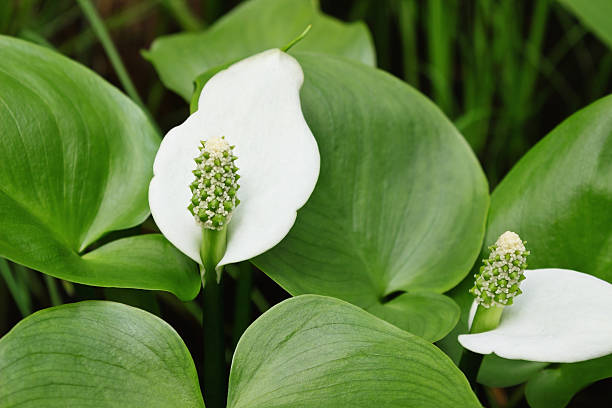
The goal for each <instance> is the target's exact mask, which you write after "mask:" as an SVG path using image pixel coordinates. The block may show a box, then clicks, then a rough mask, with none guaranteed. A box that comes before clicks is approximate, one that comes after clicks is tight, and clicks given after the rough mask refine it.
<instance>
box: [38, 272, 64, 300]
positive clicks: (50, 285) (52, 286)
mask: <svg viewBox="0 0 612 408" xmlns="http://www.w3.org/2000/svg"><path fill="white" fill-rule="evenodd" d="M43 276H44V277H45V284H46V285H47V290H48V291H49V299H51V304H52V305H53V306H59V305H61V304H62V297H61V296H60V293H59V291H58V290H57V285H56V283H55V279H54V278H53V277H52V276H49V275H47V274H43Z"/></svg>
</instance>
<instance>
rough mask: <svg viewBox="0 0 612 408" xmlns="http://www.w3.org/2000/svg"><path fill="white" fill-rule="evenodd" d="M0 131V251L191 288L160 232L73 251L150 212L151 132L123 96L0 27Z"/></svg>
mask: <svg viewBox="0 0 612 408" xmlns="http://www.w3.org/2000/svg"><path fill="white" fill-rule="evenodd" d="M0 134H1V135H2V137H0V163H2V166H0V222H1V223H2V228H1V229H0V255H1V256H3V257H6V258H8V259H10V260H12V261H15V262H18V263H20V264H23V265H26V266H29V267H31V268H33V269H36V270H39V271H41V272H44V273H47V274H50V275H53V276H57V277H59V278H62V279H66V280H71V281H75V282H79V283H85V284H90V285H100V286H121V287H136V288H142V289H163V290H168V291H172V292H174V293H176V294H177V295H178V296H180V297H182V298H184V299H187V298H192V297H194V296H195V295H196V294H197V291H198V287H199V276H198V274H197V273H196V272H195V269H194V267H193V265H192V264H191V263H190V262H187V261H185V260H184V259H182V255H180V254H179V253H178V251H176V250H175V249H174V248H172V247H171V246H170V245H169V244H168V243H167V241H165V240H164V239H163V238H161V236H153V237H136V238H131V239H129V240H121V241H117V242H115V243H111V244H107V246H105V247H102V248H98V249H97V250H96V251H94V252H92V253H90V254H88V255H86V256H85V257H81V256H80V255H81V254H82V253H83V252H84V251H85V249H86V248H88V247H89V246H90V245H91V244H92V243H94V242H95V241H96V240H97V239H98V238H100V237H101V236H102V235H104V234H105V233H107V232H110V231H113V230H119V229H125V228H128V227H132V226H134V225H137V224H140V223H141V222H143V221H144V219H145V218H146V217H147V216H148V214H149V209H148V206H147V187H148V183H149V180H150V179H151V177H152V171H153V158H154V156H155V152H156V151H157V148H158V146H159V136H158V135H157V133H156V131H155V129H154V128H153V126H152V125H151V124H150V123H149V121H148V120H147V118H146V116H145V114H144V113H143V112H142V111H141V110H140V109H139V108H138V107H137V106H136V105H135V104H134V103H132V102H131V101H130V100H129V99H128V98H127V97H126V96H124V95H123V94H121V93H120V92H119V91H118V90H117V89H115V88H114V87H112V86H111V85H110V84H108V83H107V82H105V81H104V80H102V79H101V78H100V77H98V76H97V75H96V74H94V73H93V72H91V71H89V70H88V69H86V68H85V67H83V66H81V65H79V64H77V63H75V62H73V61H70V60H69V59H67V58H65V57H62V56H61V55H59V54H56V53H54V52H52V51H50V50H48V49H46V48H42V47H38V46H35V45H32V44H30V43H27V42H24V41H20V40H16V39H12V38H9V37H0ZM128 254H129V256H127V255H128ZM133 255H134V256H133ZM144 259H146V260H147V261H146V265H149V266H153V267H152V268H148V267H145V263H143V262H142V261H143V260H144Z"/></svg>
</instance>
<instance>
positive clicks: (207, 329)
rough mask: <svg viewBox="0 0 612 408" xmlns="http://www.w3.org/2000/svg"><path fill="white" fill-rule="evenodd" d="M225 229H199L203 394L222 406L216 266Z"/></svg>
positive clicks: (224, 370) (222, 250)
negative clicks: (200, 244)
mask: <svg viewBox="0 0 612 408" xmlns="http://www.w3.org/2000/svg"><path fill="white" fill-rule="evenodd" d="M226 240H227V230H226V229H223V230H221V231H214V230H209V229H202V247H201V248H200V257H201V259H202V267H201V272H200V273H201V277H202V286H203V291H202V327H203V329H204V378H203V381H202V385H203V392H202V393H203V395H204V400H205V403H206V406H207V407H208V408H222V407H224V406H225V398H226V394H227V382H226V378H227V366H226V364H225V342H224V333H223V298H222V290H221V289H222V287H221V285H220V277H219V278H218V276H217V271H216V270H215V269H216V266H217V264H218V263H219V261H220V260H221V258H222V257H223V254H224V253H225V245H226V242H227V241H226Z"/></svg>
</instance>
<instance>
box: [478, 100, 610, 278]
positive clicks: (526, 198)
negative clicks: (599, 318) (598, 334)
mask: <svg viewBox="0 0 612 408" xmlns="http://www.w3.org/2000/svg"><path fill="white" fill-rule="evenodd" d="M610 208H612V96H608V97H605V98H602V99H600V100H598V101H597V102H594V103H593V104H591V105H589V106H588V107H586V108H584V109H582V110H580V111H578V112H577V113H575V114H573V115H572V116H570V117H569V118H568V119H566V120H565V121H564V122H563V123H562V124H560V125H559V126H558V127H556V128H555V129H554V130H553V131H552V132H551V133H550V134H548V136H546V137H545V138H544V139H542V140H541V141H540V142H539V143H538V144H537V145H536V146H535V147H533V148H532V149H531V150H530V151H529V152H528V153H527V154H526V155H525V156H524V157H523V158H522V159H521V160H520V161H519V162H518V163H517V164H516V165H515V166H514V168H513V169H512V170H511V171H510V173H508V175H507V176H506V178H504V180H503V181H502V182H501V183H500V184H499V186H498V187H497V188H496V189H495V191H494V192H493V194H492V196H491V210H490V215H489V220H488V226H487V233H486V238H485V245H490V244H491V243H493V242H495V240H496V239H497V237H498V236H499V235H500V234H501V233H503V232H504V231H506V230H511V231H515V232H516V233H518V234H519V235H520V236H521V238H523V239H524V240H526V241H527V247H528V249H529V250H530V251H531V255H530V256H529V260H528V262H529V269H537V268H553V267H554V268H566V269H572V270H576V271H580V272H585V273H589V274H592V275H594V276H597V277H598V278H601V279H604V280H606V281H608V282H612V257H611V256H610V254H611V253H612V211H610Z"/></svg>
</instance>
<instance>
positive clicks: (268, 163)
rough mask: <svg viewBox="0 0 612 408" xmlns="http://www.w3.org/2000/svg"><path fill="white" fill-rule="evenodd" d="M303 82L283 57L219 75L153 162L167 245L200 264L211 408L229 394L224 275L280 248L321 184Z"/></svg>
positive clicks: (156, 211)
mask: <svg viewBox="0 0 612 408" xmlns="http://www.w3.org/2000/svg"><path fill="white" fill-rule="evenodd" d="M303 81H304V74H303V72H302V69H301V67H300V65H299V64H298V62H297V61H296V60H295V59H294V58H293V57H291V56H289V55H288V54H286V53H284V52H282V51H280V50H278V49H272V50H268V51H264V52H262V53H260V54H257V55H254V56H252V57H249V58H247V59H244V60H242V61H240V62H237V63H235V64H233V65H231V66H229V67H228V68H227V69H224V70H221V71H219V72H218V73H216V74H215V75H214V76H213V77H211V78H210V80H208V81H207V82H206V84H205V86H204V88H203V89H202V91H201V93H200V96H199V99H198V109H197V110H196V111H195V112H194V113H193V114H192V115H191V116H189V118H187V120H186V121H185V122H184V123H182V124H181V125H179V126H177V127H175V128H173V129H172V130H170V132H168V134H167V135H166V137H165V138H164V139H163V141H162V143H161V146H160V148H159V151H158V152H157V156H156V157H155V162H154V165H153V173H154V177H153V179H152V180H151V184H150V186H149V205H150V207H151V214H152V215H153V218H154V219H155V222H156V223H157V225H158V227H159V229H160V230H161V232H162V233H163V234H164V235H165V236H166V238H167V239H168V240H169V241H170V242H171V243H172V244H174V246H176V247H177V248H178V249H179V250H180V251H182V252H183V253H185V254H186V255H187V256H189V257H190V258H191V259H193V260H195V261H196V262H198V263H199V264H200V274H201V277H202V285H203V287H204V292H203V295H202V302H203V305H202V308H203V315H204V318H203V319H204V327H205V330H206V336H205V337H204V360H205V365H204V375H203V382H204V388H205V389H206V390H208V400H207V405H210V406H213V407H215V406H221V404H222V403H223V400H224V399H225V391H226V384H225V378H224V376H223V375H219V373H223V372H224V366H225V349H224V334H223V321H222V318H223V312H222V310H221V309H222V303H223V302H222V293H221V289H220V288H219V286H218V283H219V280H220V278H221V271H222V268H223V266H224V265H227V264H230V263H236V262H240V261H245V260H248V259H250V258H252V257H254V256H256V255H259V254H261V253H263V252H265V251H267V250H268V249H270V248H272V247H273V246H275V245H276V244H277V243H278V242H280V240H282V239H283V238H284V237H285V235H286V234H287V233H288V232H289V230H290V229H291V227H292V226H293V223H294V222H295V218H296V211H297V210H298V209H299V208H300V207H302V206H303V205H304V204H305V203H306V200H308V197H309V196H310V194H311V193H312V191H313V189H314V186H315V184H316V182H317V178H318V176H319V162H320V159H319V150H318V147H317V143H316V141H315V139H314V137H313V135H312V133H311V131H310V129H309V128H308V125H307V124H306V121H305V120H304V116H303V115H302V110H301V107H300V97H299V91H300V87H301V86H302V83H303ZM230 143H231V144H230ZM239 169H240V170H239ZM238 171H240V174H238ZM238 178H240V185H239V184H238V183H237V181H238ZM238 190H240V200H239V199H238V197H237V192H238ZM238 204H240V205H238ZM215 271H216V273H215Z"/></svg>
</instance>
